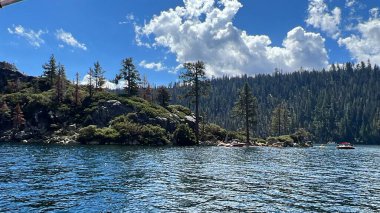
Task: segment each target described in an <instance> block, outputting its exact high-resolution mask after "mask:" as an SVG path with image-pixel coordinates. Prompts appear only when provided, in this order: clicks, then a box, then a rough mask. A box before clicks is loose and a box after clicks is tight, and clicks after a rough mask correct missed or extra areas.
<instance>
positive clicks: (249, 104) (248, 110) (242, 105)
mask: <svg viewBox="0 0 380 213" xmlns="http://www.w3.org/2000/svg"><path fill="white" fill-rule="evenodd" d="M233 114H234V116H235V117H238V118H240V120H242V121H243V123H244V128H245V136H246V142H245V143H246V144H247V145H249V144H250V129H251V126H252V127H255V126H256V123H257V99H256V98H255V97H254V96H253V95H252V92H251V88H250V87H249V85H248V83H247V82H246V83H245V84H244V86H243V88H242V89H241V90H240V92H239V96H238V100H237V101H236V102H235V106H234V108H233Z"/></svg>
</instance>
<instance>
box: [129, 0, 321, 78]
mask: <svg viewBox="0 0 380 213" xmlns="http://www.w3.org/2000/svg"><path fill="white" fill-rule="evenodd" d="M184 3H185V6H184V7H180V6H178V7H176V8H174V9H169V10H167V11H162V12H161V14H159V15H156V16H154V17H153V18H152V19H151V20H150V21H148V22H147V23H146V24H145V25H144V26H136V28H135V30H136V35H137V41H138V42H137V44H139V45H145V46H153V47H165V48H168V49H169V51H170V52H171V53H174V54H175V55H176V58H177V61H178V62H179V63H184V62H188V61H196V60H203V61H205V63H206V68H207V74H208V75H209V76H212V75H214V76H221V75H225V74H227V75H241V74H249V75H254V74H256V73H272V72H273V70H274V69H275V68H279V69H282V70H283V71H294V70H297V69H299V68H300V67H301V66H302V67H304V68H322V67H326V66H327V64H328V56H327V51H326V49H325V40H324V38H323V37H322V36H321V35H320V34H316V33H311V32H306V31H305V30H304V29H303V28H302V27H296V28H294V29H292V30H291V31H289V33H288V34H287V36H286V38H285V39H284V41H283V44H282V46H279V47H277V46H273V45H271V43H272V42H271V39H270V38H269V37H268V36H266V35H249V34H248V33H247V32H246V31H244V30H241V29H239V28H237V27H235V26H234V24H233V19H234V17H235V15H236V14H237V12H238V11H239V9H240V8H241V7H243V5H242V4H241V3H240V2H239V1H238V0H219V1H214V0H199V1H193V0H184ZM147 38H148V39H147ZM152 38H153V39H154V40H153V41H152V40H151V39H152Z"/></svg>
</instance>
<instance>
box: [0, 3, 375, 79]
mask: <svg viewBox="0 0 380 213" xmlns="http://www.w3.org/2000/svg"><path fill="white" fill-rule="evenodd" d="M105 2H106V3H105ZM109 2H112V4H110V3H109ZM378 7H380V1H379V0H361V1H360V0H335V1H333V0H309V1H307V0H289V1H284V0H240V1H238V0H220V1H219V0H197V1H194V0H184V1H182V0H159V1H155V0H138V1H136V0H113V1H100V0H65V1H63V0H56V1H51V0H38V1H37V0H24V1H22V2H20V3H17V4H15V5H11V6H8V7H6V8H3V9H1V10H0V61H8V62H11V63H15V64H16V66H17V67H18V68H19V69H20V70H22V71H24V72H26V73H27V74H30V75H40V74H41V73H42V69H41V65H42V64H43V63H45V62H46V61H47V60H48V59H49V56H50V55H51V54H54V55H55V56H56V58H57V60H58V61H60V62H61V63H62V64H64V65H65V66H66V68H67V75H68V78H69V79H72V78H73V77H74V75H75V73H76V72H79V73H80V74H81V76H84V75H85V73H86V72H87V70H88V68H89V67H90V66H92V65H93V63H94V62H95V61H97V60H99V61H100V63H101V65H102V66H103V68H104V69H105V70H106V71H107V72H106V76H107V77H108V78H109V79H112V78H113V77H114V76H115V74H117V72H118V70H119V69H120V62H121V60H122V59H123V58H126V57H133V58H134V61H135V64H136V66H137V68H138V70H139V71H140V72H141V73H142V74H145V75H146V76H147V78H148V80H149V81H150V82H152V83H154V84H157V85H161V84H168V83H169V82H173V81H176V80H177V79H178V71H179V70H180V66H178V65H180V64H181V63H183V62H185V61H192V60H204V61H205V62H206V64H207V74H208V75H209V76H212V75H213V76H221V75H240V74H244V73H247V74H249V75H254V74H257V73H271V72H273V70H274V68H279V69H282V70H283V71H286V72H291V71H294V70H295V69H298V68H300V67H301V66H302V67H304V68H308V69H312V68H316V69H320V68H322V67H328V64H330V63H333V62H337V63H344V62H346V61H353V62H356V61H359V60H367V59H370V60H371V61H372V62H373V63H380V39H379V38H380V20H379V10H378Z"/></svg>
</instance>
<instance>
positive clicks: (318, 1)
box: [306, 0, 355, 39]
mask: <svg viewBox="0 0 380 213" xmlns="http://www.w3.org/2000/svg"><path fill="white" fill-rule="evenodd" d="M346 3H347V2H346ZM354 3H355V1H350V2H348V3H347V4H348V5H353V4H354ZM341 13H342V12H341V10H340V8H339V7H335V8H334V9H333V10H332V11H331V12H330V11H329V8H328V7H327V5H326V3H325V2H324V0H310V1H309V8H308V17H307V19H306V23H307V24H308V25H310V26H313V27H315V28H318V29H321V30H322V31H323V32H326V33H327V35H328V36H331V37H332V38H334V39H336V38H338V37H339V35H340V30H339V25H340V23H341Z"/></svg>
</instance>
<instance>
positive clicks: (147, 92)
mask: <svg viewBox="0 0 380 213" xmlns="http://www.w3.org/2000/svg"><path fill="white" fill-rule="evenodd" d="M141 89H142V98H143V99H144V100H147V101H152V87H151V86H150V84H149V82H148V79H147V77H146V75H144V76H143V80H142V82H141Z"/></svg>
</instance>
